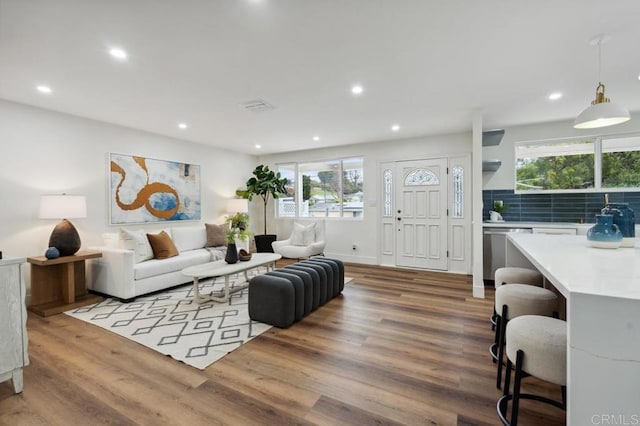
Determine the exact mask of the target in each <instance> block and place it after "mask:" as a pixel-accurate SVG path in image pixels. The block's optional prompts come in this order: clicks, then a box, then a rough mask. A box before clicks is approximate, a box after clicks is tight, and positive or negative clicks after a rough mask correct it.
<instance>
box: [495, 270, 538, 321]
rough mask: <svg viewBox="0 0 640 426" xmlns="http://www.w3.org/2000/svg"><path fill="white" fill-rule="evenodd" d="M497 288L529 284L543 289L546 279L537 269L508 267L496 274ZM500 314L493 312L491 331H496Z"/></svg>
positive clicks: (497, 271)
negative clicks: (507, 285) (506, 285)
mask: <svg viewBox="0 0 640 426" xmlns="http://www.w3.org/2000/svg"><path fill="white" fill-rule="evenodd" d="M494 279H495V281H494V282H495V286H496V288H498V287H501V286H503V285H505V284H529V285H535V286H537V287H542V285H543V284H544V278H543V277H542V274H541V273H540V272H538V271H536V270H535V269H529V268H519V267H516V266H507V267H504V268H498V269H497V270H496V273H495V274H494ZM497 317H498V313H497V312H496V310H495V309H494V310H493V314H492V315H491V318H490V319H489V321H490V322H491V330H495V329H496V318H497Z"/></svg>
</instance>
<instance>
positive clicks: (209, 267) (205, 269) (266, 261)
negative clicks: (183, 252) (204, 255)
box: [182, 253, 282, 303]
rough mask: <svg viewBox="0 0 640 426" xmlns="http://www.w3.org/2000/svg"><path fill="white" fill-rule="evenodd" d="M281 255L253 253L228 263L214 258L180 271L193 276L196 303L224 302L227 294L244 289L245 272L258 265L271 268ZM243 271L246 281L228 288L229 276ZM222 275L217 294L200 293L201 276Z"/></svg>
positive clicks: (227, 297)
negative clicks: (219, 289) (249, 257)
mask: <svg viewBox="0 0 640 426" xmlns="http://www.w3.org/2000/svg"><path fill="white" fill-rule="evenodd" d="M281 257H282V256H280V255H279V254H275V253H253V254H252V255H251V259H250V260H247V261H245V262H238V263H232V264H228V263H227V262H225V261H224V260H216V261H215V262H209V263H203V264H202V265H196V266H190V267H188V268H185V269H183V270H182V273H183V274H184V275H186V276H188V277H192V278H193V293H194V296H193V297H194V300H195V301H196V302H198V303H204V302H209V301H214V302H226V301H228V300H229V296H230V295H231V294H232V293H235V292H237V291H240V290H242V289H245V288H247V287H248V286H249V277H248V275H247V272H248V271H249V270H251V269H255V268H258V267H260V266H266V267H267V271H268V270H269V268H271V269H273V268H274V267H275V265H276V260H278V259H280V258H281ZM239 272H244V278H245V281H246V283H245V284H241V285H236V286H234V287H233V288H229V276H230V275H233V274H237V273H239ZM217 277H224V290H221V291H220V293H219V294H217V295H215V294H213V293H212V294H209V295H202V294H200V287H199V280H200V279H201V278H217Z"/></svg>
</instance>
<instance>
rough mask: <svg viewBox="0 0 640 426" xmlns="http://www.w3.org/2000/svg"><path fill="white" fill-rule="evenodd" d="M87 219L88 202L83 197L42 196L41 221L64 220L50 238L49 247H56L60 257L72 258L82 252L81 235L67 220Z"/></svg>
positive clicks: (63, 195)
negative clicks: (79, 251)
mask: <svg viewBox="0 0 640 426" xmlns="http://www.w3.org/2000/svg"><path fill="white" fill-rule="evenodd" d="M85 217H87V200H86V198H85V197H84V196H83V195H67V194H62V195H42V196H41V197H40V218H41V219H62V220H61V221H60V223H58V224H57V225H56V227H55V228H54V229H53V232H52V233H51V237H49V247H55V248H56V249H57V250H58V252H59V256H71V255H73V254H75V253H76V252H77V251H78V250H80V245H81V243H80V235H79V234H78V231H77V230H76V228H75V226H73V224H72V223H71V222H69V221H68V220H67V219H76V218H85Z"/></svg>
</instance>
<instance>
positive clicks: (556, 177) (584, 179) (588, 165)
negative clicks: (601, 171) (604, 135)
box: [516, 139, 595, 191]
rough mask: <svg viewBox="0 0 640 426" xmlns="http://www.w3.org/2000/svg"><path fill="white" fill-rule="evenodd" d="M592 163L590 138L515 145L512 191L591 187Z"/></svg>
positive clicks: (592, 181)
mask: <svg viewBox="0 0 640 426" xmlns="http://www.w3.org/2000/svg"><path fill="white" fill-rule="evenodd" d="M594 165H595V142H594V140H593V139H577V140H576V139H574V140H568V141H556V142H533V143H522V144H518V145H516V191H535V190H559V189H586V188H593V187H594V183H595V176H594Z"/></svg>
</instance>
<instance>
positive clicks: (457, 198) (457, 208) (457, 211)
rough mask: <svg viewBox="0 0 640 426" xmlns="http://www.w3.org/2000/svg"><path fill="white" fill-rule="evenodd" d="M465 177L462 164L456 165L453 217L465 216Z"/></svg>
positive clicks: (454, 170)
mask: <svg viewBox="0 0 640 426" xmlns="http://www.w3.org/2000/svg"><path fill="white" fill-rule="evenodd" d="M463 179H464V169H463V168H462V167H461V166H455V167H454V168H453V217H463V215H462V212H463V210H464V205H463V200H464V198H463V197H462V194H463V188H464V187H463V185H464V181H463Z"/></svg>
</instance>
